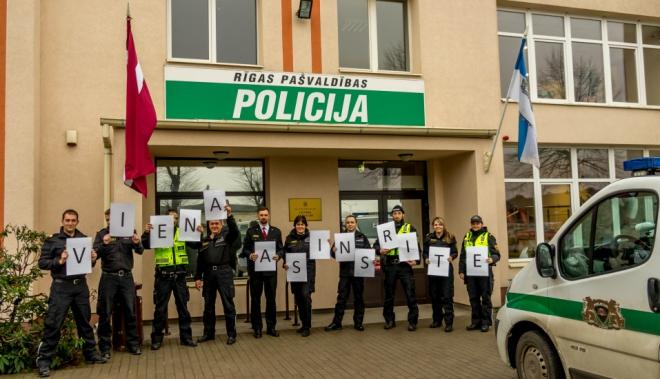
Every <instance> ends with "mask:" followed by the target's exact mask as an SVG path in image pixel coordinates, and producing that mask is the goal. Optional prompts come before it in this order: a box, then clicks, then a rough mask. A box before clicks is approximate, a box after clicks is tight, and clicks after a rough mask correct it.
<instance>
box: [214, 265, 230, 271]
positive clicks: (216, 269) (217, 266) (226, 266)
mask: <svg viewBox="0 0 660 379" xmlns="http://www.w3.org/2000/svg"><path fill="white" fill-rule="evenodd" d="M223 268H231V266H229V265H214V266H209V270H210V271H218V270H222V269H223Z"/></svg>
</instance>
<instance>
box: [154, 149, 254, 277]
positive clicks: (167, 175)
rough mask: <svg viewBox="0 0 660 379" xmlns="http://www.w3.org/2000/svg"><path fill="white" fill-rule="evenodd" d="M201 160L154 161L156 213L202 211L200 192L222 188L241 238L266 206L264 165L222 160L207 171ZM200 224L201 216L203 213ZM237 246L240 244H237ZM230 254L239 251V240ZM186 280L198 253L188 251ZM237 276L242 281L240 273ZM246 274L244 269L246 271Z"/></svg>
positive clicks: (190, 274)
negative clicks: (169, 210)
mask: <svg viewBox="0 0 660 379" xmlns="http://www.w3.org/2000/svg"><path fill="white" fill-rule="evenodd" d="M202 162H203V160H195V159H183V160H182V159H158V160H156V212H157V214H167V211H168V209H177V210H179V209H200V210H203V209H204V196H203V191H204V190H206V189H217V188H222V189H224V190H225V192H226V195H227V201H228V202H229V204H230V205H231V207H232V214H233V215H234V218H235V219H236V223H237V224H238V228H239V230H240V231H241V236H244V235H245V232H246V231H247V229H248V227H249V225H250V222H252V221H253V220H255V217H256V214H257V209H258V208H259V206H261V205H265V193H264V165H263V162H262V161H256V160H223V161H218V162H217V163H216V165H215V166H214V167H211V168H207V167H206V166H204V165H203V163H202ZM202 222H204V223H205V222H206V220H205V219H204V212H202ZM238 242H240V244H239V243H238ZM238 242H237V244H236V245H235V246H233V250H234V251H235V252H236V253H237V254H238V253H240V251H241V248H242V246H241V244H242V242H243V239H242V238H240V239H239V241H238ZM188 258H189V261H190V264H189V265H188V274H189V278H192V276H193V275H194V273H195V268H196V265H197V250H195V249H192V248H188ZM240 266H241V264H240V262H239V268H238V272H236V276H238V277H242V276H244V275H245V271H243V270H241V269H240ZM245 270H247V268H246V269H245Z"/></svg>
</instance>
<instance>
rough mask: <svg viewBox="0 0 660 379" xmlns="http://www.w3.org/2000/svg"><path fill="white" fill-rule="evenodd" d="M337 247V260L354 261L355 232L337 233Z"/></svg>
mask: <svg viewBox="0 0 660 379" xmlns="http://www.w3.org/2000/svg"><path fill="white" fill-rule="evenodd" d="M335 248H336V249H337V250H336V251H335V259H336V260H337V262H354V261H355V233H352V232H351V233H335Z"/></svg>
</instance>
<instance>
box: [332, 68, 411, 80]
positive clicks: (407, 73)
mask: <svg viewBox="0 0 660 379" xmlns="http://www.w3.org/2000/svg"><path fill="white" fill-rule="evenodd" d="M337 71H339V72H340V73H342V74H367V75H387V76H407V77H414V78H421V77H422V74H420V73H415V72H410V71H389V70H368V69H361V68H345V67H339V69H338V70H337Z"/></svg>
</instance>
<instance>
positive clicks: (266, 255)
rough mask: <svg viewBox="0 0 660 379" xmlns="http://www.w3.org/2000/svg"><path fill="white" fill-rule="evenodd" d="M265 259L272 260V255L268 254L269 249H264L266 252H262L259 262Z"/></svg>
mask: <svg viewBox="0 0 660 379" xmlns="http://www.w3.org/2000/svg"><path fill="white" fill-rule="evenodd" d="M264 259H265V260H267V261H268V262H270V255H268V250H264V252H263V253H261V259H260V260H259V263H261V262H263V261H264Z"/></svg>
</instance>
